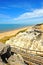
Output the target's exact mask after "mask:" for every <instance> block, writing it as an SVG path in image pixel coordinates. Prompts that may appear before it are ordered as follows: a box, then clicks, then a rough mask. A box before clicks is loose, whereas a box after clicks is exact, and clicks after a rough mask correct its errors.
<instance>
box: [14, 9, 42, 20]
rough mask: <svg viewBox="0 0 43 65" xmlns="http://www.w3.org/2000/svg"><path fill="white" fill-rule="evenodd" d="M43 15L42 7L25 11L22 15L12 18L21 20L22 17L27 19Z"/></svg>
mask: <svg viewBox="0 0 43 65" xmlns="http://www.w3.org/2000/svg"><path fill="white" fill-rule="evenodd" d="M42 16H43V9H36V10H34V11H32V12H26V13H24V14H22V15H20V16H19V17H17V18H14V20H23V19H29V18H35V17H42Z"/></svg>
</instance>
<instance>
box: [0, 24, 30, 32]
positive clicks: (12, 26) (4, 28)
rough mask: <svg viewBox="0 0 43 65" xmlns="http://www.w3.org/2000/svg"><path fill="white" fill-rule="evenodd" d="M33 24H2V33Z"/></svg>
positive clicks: (0, 27) (0, 29)
mask: <svg viewBox="0 0 43 65" xmlns="http://www.w3.org/2000/svg"><path fill="white" fill-rule="evenodd" d="M26 26H31V25H29V24H0V33H2V32H6V31H11V30H15V29H19V28H22V27H26Z"/></svg>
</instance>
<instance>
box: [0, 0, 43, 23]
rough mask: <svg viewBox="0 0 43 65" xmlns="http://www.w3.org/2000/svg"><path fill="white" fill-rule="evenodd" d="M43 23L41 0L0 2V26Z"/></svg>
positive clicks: (42, 0)
mask: <svg viewBox="0 0 43 65" xmlns="http://www.w3.org/2000/svg"><path fill="white" fill-rule="evenodd" d="M13 23H14V24H37V23H43V0H0V24H13Z"/></svg>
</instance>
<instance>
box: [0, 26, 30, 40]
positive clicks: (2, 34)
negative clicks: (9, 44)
mask: <svg viewBox="0 0 43 65" xmlns="http://www.w3.org/2000/svg"><path fill="white" fill-rule="evenodd" d="M28 28H31V27H30V26H27V27H23V28H19V29H16V30H12V31H7V32H3V33H0V39H2V38H4V37H7V36H9V37H10V36H12V35H15V34H16V33H18V32H19V31H22V30H25V29H28Z"/></svg>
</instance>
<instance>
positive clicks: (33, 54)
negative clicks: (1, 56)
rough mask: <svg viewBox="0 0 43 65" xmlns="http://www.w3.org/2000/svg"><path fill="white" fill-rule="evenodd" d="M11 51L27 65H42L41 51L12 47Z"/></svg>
mask: <svg viewBox="0 0 43 65" xmlns="http://www.w3.org/2000/svg"><path fill="white" fill-rule="evenodd" d="M12 50H13V51H14V52H15V53H18V54H20V55H21V56H22V57H23V59H24V61H25V62H27V63H28V64H29V65H43V57H42V56H43V51H35V50H29V49H24V48H21V47H14V48H12ZM40 53H41V54H40Z"/></svg>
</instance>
